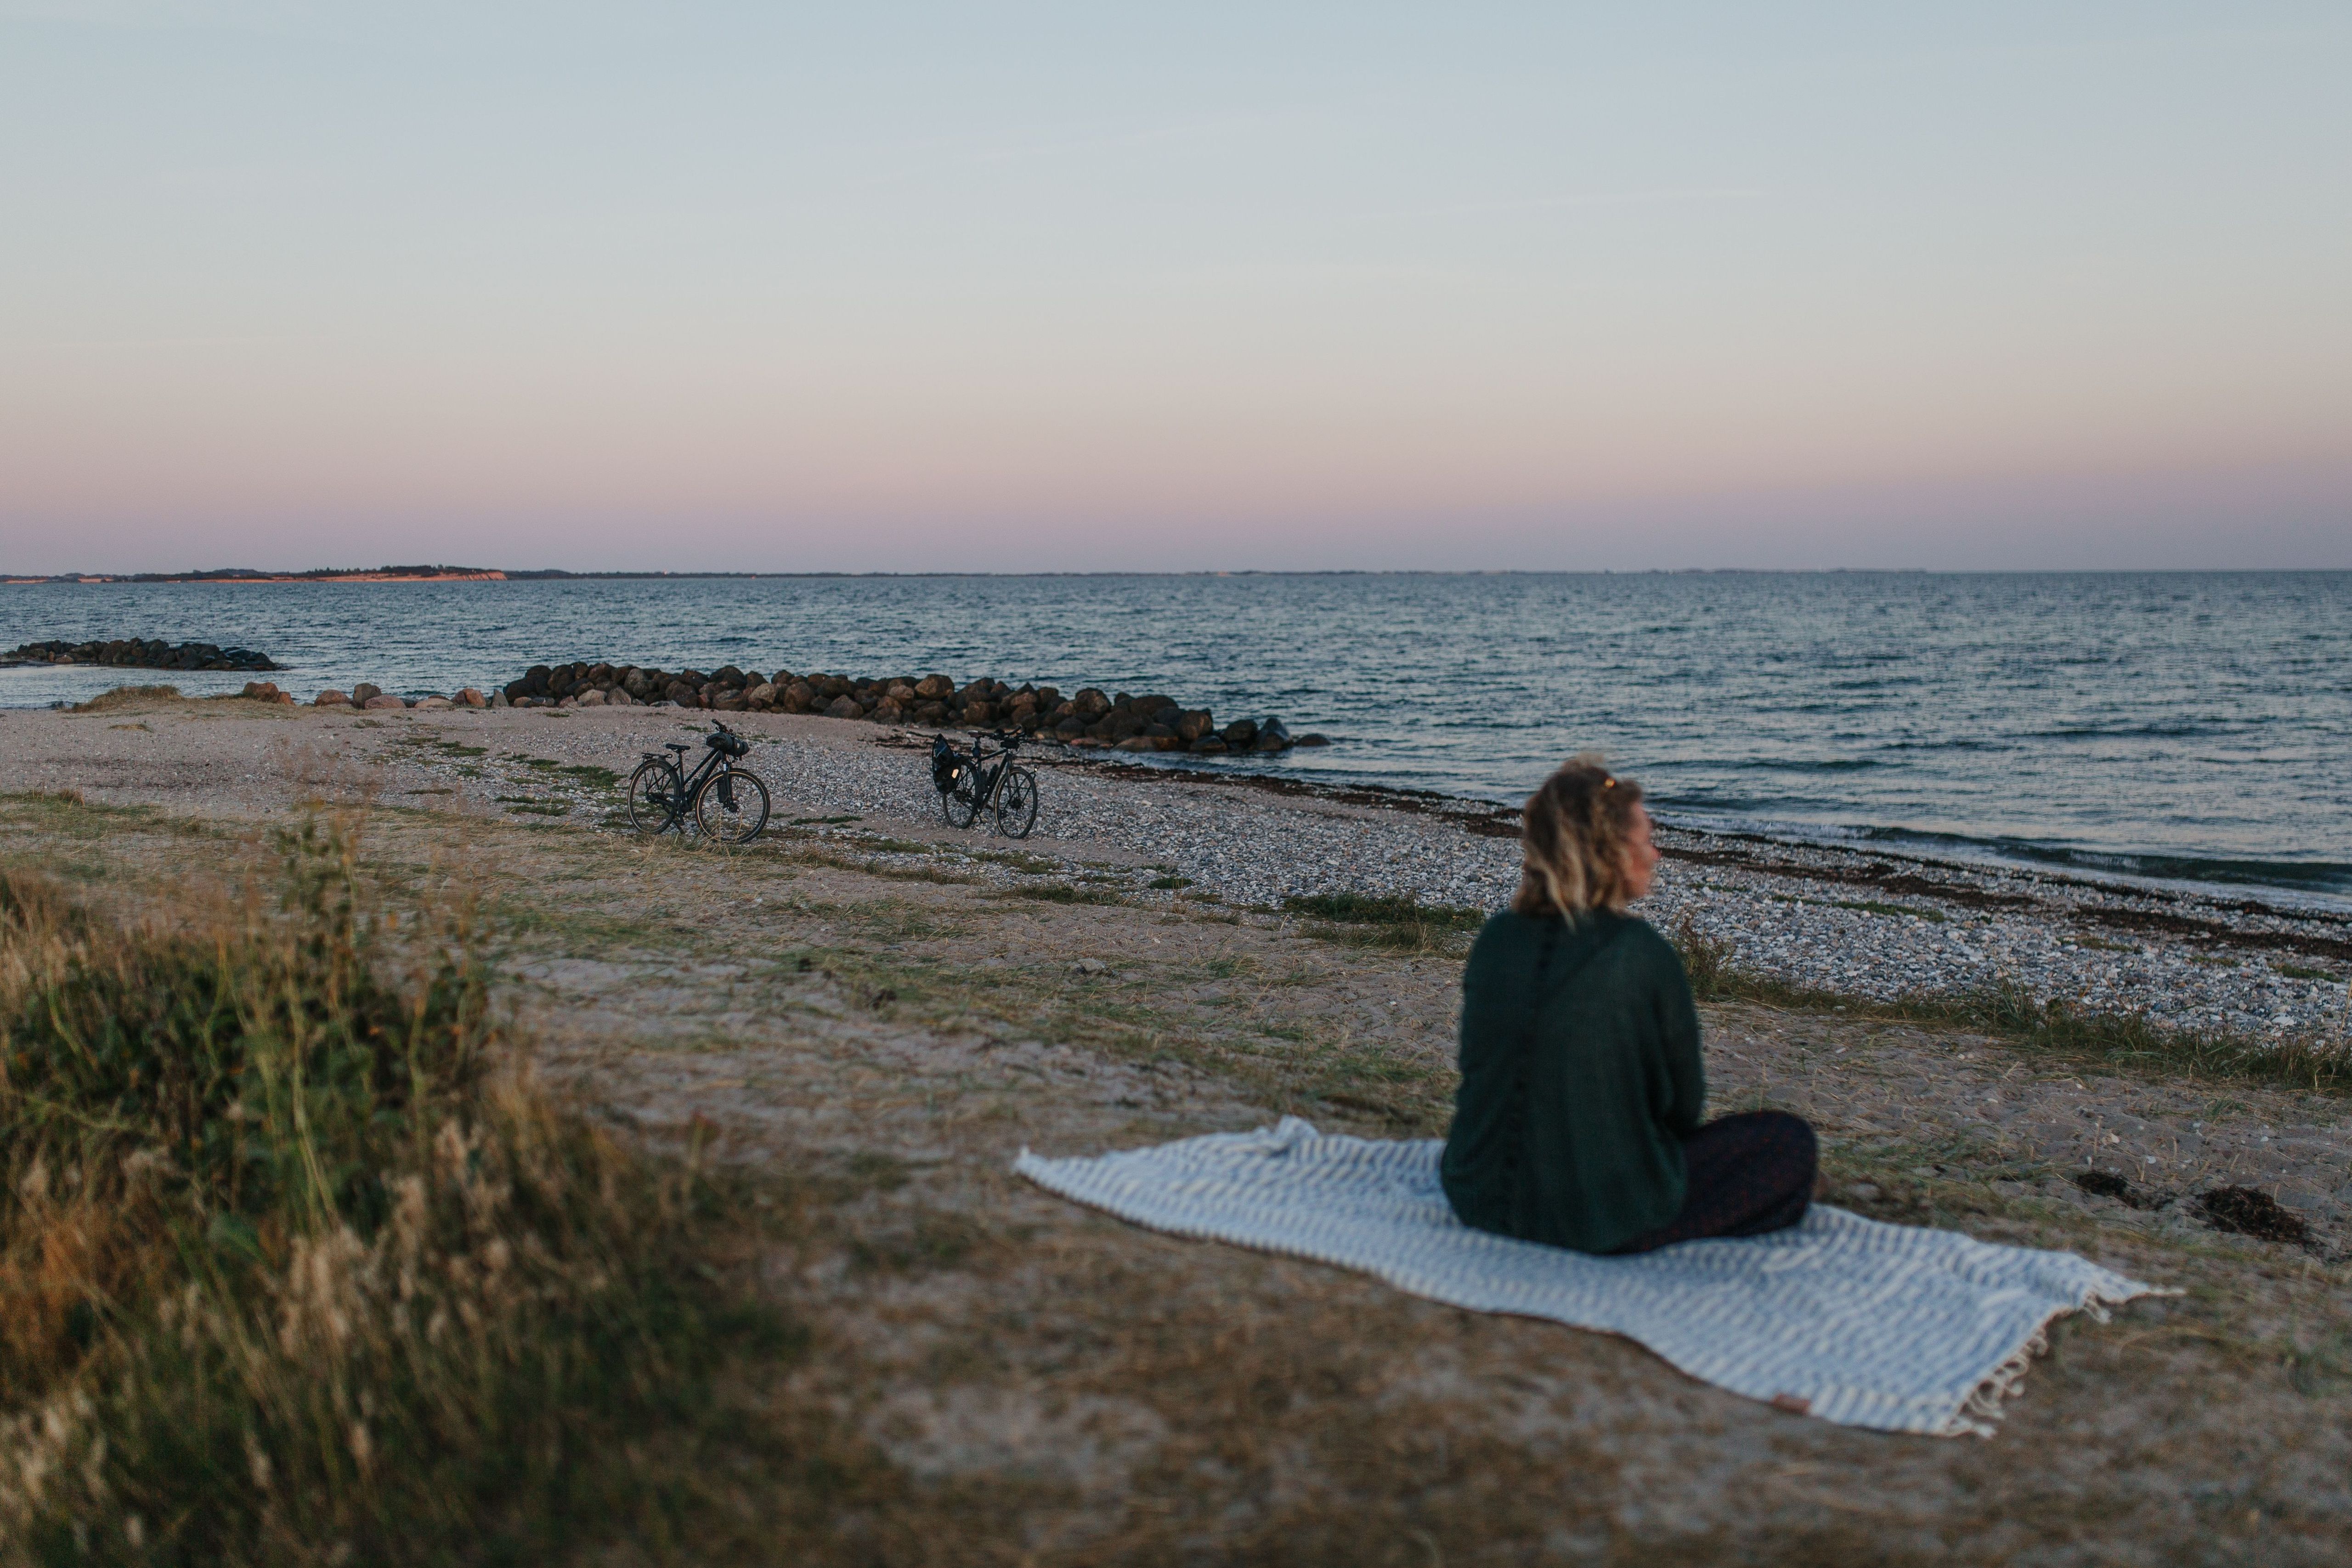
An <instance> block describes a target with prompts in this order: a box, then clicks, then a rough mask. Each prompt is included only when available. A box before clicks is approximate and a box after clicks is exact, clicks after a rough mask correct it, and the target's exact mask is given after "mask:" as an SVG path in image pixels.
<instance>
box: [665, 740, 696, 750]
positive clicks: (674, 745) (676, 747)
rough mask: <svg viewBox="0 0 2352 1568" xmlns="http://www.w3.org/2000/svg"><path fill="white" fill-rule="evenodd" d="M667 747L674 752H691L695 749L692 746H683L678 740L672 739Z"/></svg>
mask: <svg viewBox="0 0 2352 1568" xmlns="http://www.w3.org/2000/svg"><path fill="white" fill-rule="evenodd" d="M667 750H669V751H673V752H690V751H692V750H694V748H693V747H692V746H681V745H679V744H678V743H677V742H676V741H672V742H670V743H669V745H668V747H667Z"/></svg>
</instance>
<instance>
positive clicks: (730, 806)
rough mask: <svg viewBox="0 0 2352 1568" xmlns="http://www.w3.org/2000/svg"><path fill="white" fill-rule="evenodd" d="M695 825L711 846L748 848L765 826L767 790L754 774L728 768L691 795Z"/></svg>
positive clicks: (703, 783) (705, 781) (766, 824)
mask: <svg viewBox="0 0 2352 1568" xmlns="http://www.w3.org/2000/svg"><path fill="white" fill-rule="evenodd" d="M694 824H695V826H698V827H699V828H701V829H702V837H705V838H707V839H709V841H710V842H711V843H713V844H720V845H726V846H728V847H733V846H735V845H738V844H749V843H751V840H753V839H754V838H757V837H760V830H761V828H763V827H765V826H768V786H767V785H766V784H761V782H760V775H759V774H757V773H745V772H744V771H743V770H742V769H740V768H729V769H727V770H725V771H724V772H722V773H713V774H711V775H710V776H709V778H707V779H705V780H703V781H702V787H701V788H700V789H698V790H696V791H695V792H694Z"/></svg>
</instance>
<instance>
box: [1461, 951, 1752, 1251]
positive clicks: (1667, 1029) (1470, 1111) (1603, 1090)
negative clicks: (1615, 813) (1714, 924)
mask: <svg viewBox="0 0 2352 1568" xmlns="http://www.w3.org/2000/svg"><path fill="white" fill-rule="evenodd" d="M1539 965H1540V968H1541V970H1542V979H1541V982H1540V984H1538V978H1537V974H1538V966H1539ZM1705 1104H1706V1079H1705V1077H1704V1075H1703V1072H1702V1069H1701V1068H1700V1066H1699V1053H1698V1013H1697V1010H1696V1008H1695V1007H1693V1006H1692V1005H1691V994H1690V983H1689V981H1688V980H1687V979H1685V977H1684V974H1683V963H1682V958H1681V956H1680V955H1679V954H1678V953H1676V952H1675V950H1674V948H1673V947H1672V946H1671V945H1669V944H1668V942H1666V940H1665V938H1664V937H1662V936H1660V935H1659V934H1658V933H1657V932H1656V931H1654V930H1652V929H1651V927H1650V926H1649V925H1648V924H1647V923H1646V922H1644V921H1638V920H1635V919H1633V917H1631V916H1629V915H1618V914H1611V913H1610V912H1608V911H1607V910H1595V911H1593V912H1592V913H1591V914H1589V915H1583V916H1580V917H1579V918H1578V920H1577V921H1576V923H1575V924H1574V925H1572V926H1571V925H1569V924H1567V923H1566V922H1564V921H1559V920H1558V919H1556V918H1545V919H1535V918H1530V917H1528V916H1526V915H1517V914H1510V913H1507V912H1506V913H1503V914H1498V915H1496V916H1494V917H1493V918H1491V919H1490V920H1488V921H1486V927H1485V929H1483V930H1482V931H1479V933H1478V940H1477V942H1475V944H1473V945H1472V947H1471V949H1470V963H1469V965H1468V967H1467V968H1465V970H1464V971H1463V974H1462V1087H1461V1089H1460V1090H1459V1091H1458V1092H1457V1093H1456V1094H1455V1096H1454V1127H1453V1130H1452V1131H1450V1132H1449V1133H1448V1134H1447V1135H1446V1139H1445V1161H1444V1167H1443V1174H1444V1183H1445V1195H1446V1196H1447V1197H1448V1198H1449V1199H1451V1200H1452V1201H1453V1204H1454V1213H1455V1214H1457V1215H1460V1216H1461V1217H1462V1221H1463V1223H1464V1224H1465V1225H1469V1226H1475V1227H1477V1228H1478V1229H1480V1230H1491V1231H1499V1232H1501V1233H1502V1234H1503V1235H1505V1236H1516V1237H1522V1238H1524V1239H1526V1240H1528V1241H1541V1242H1549V1243H1550V1244H1551V1245H1553V1246H1555V1247H1574V1248H1576V1249H1577V1250H1578V1251H1580V1252H1608V1251H1610V1250H1612V1248H1615V1247H1619V1246H1621V1245H1622V1244H1623V1243H1625V1242H1627V1241H1630V1240H1632V1239H1633V1237H1637V1236H1639V1235H1641V1234H1642V1233H1643V1231H1646V1230H1651V1229H1654V1228H1655V1227H1656V1226H1661V1225H1664V1223H1665V1222H1666V1221H1668V1220H1670V1219H1672V1218H1673V1217H1674V1216H1675V1214H1676V1213H1677V1212H1678V1211H1679V1210H1680V1209H1681V1207H1682V1202H1683V1152H1682V1143H1681V1139H1682V1137H1683V1136H1684V1135H1686V1134H1688V1133H1689V1132H1691V1131H1693V1130H1694V1129H1696V1127H1697V1126H1698V1123H1699V1115H1700V1111H1701V1110H1702V1109H1703V1108H1704V1106H1705Z"/></svg>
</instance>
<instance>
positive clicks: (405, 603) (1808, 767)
mask: <svg viewBox="0 0 2352 1568" xmlns="http://www.w3.org/2000/svg"><path fill="white" fill-rule="evenodd" d="M132 636H136V637H164V638H167V639H170V640H172V641H175V642H176V641H180V640H184V639H197V640H202V641H206V642H215V643H220V644H223V645H242V646H245V647H255V648H258V649H261V650H262V651H264V652H266V653H268V654H269V655H270V656H271V657H272V658H276V659H277V660H278V662H280V663H281V664H283V665H285V666H287V667H288V668H287V672H286V673H285V674H283V675H280V676H278V677H276V678H275V679H278V681H279V683H280V684H281V685H284V686H287V687H289V689H293V690H295V691H296V692H298V693H299V694H300V695H302V696H304V697H308V696H309V695H310V693H311V692H312V691H314V690H316V689H318V688H320V687H322V686H338V687H343V688H346V689H348V688H349V687H350V686H351V685H352V684H353V683H355V682H357V681H361V680H373V681H374V682H376V683H377V684H378V685H381V686H383V687H384V688H385V689H388V690H394V691H403V692H422V691H441V692H447V691H451V690H454V689H457V688H458V687H460V686H467V685H473V686H480V687H483V688H485V689H488V688H490V687H493V686H497V685H500V684H503V683H504V682H506V681H508V680H510V679H514V678H515V677H516V676H518V675H520V673H521V672H522V671H523V669H524V668H527V667H528V666H530V665H532V664H537V663H554V662H558V661H562V660H566V659H592V660H593V659H607V660H611V661H614V662H615V663H635V664H649V665H659V666H662V667H664V668H671V669H676V668H680V667H684V666H693V667H696V668H702V669H706V670H708V669H715V668H719V666H721V665H724V664H730V663H731V664H735V665H738V666H740V667H741V668H746V669H753V668H756V669H759V670H761V671H762V672H771V673H772V672H773V671H774V670H775V669H777V668H780V667H782V668H790V669H793V670H794V671H799V672H806V671H811V670H832V671H842V672H846V673H850V674H856V675H869V674H870V675H889V674H907V675H921V674H924V673H927V672H929V671H932V670H940V671H944V672H946V673H947V674H949V675H951V676H953V677H955V678H956V679H958V680H959V681H961V680H968V679H971V678H972V677H974V676H977V675H992V676H995V677H997V678H998V679H1004V680H1010V681H1012V682H1013V683H1015V684H1018V683H1020V682H1022V681H1024V680H1034V681H1038V682H1041V683H1044V682H1050V683H1052V684H1055V685H1057V686H1059V687H1061V688H1062V689H1064V690H1065V691H1074V690H1076V689H1078V688H1080V687H1082V686H1099V687H1101V688H1103V689H1105V690H1107V691H1118V690H1127V691H1132V692H1136V693H1138V694H1140V693H1143V692H1146V691H1151V692H1159V693H1163V694H1165V695H1167V696H1170V697H1172V698H1175V699H1177V700H1180V701H1181V702H1183V703H1185V704H1186V705H1187V706H1208V707H1211V708H1213V710H1215V712H1216V714H1217V716H1218V719H1219V721H1226V720H1230V719H1235V718H1244V717H1251V718H1259V717H1264V716H1265V715H1267V714H1279V715H1280V716H1281V717H1282V719H1283V720H1284V721H1286V723H1287V724H1288V725H1289V726H1290V728H1291V729H1292V731H1294V732H1301V731H1321V732H1323V733H1325V734H1328V736H1330V737H1331V740H1332V742H1333V744H1332V745H1330V746H1329V747H1328V748H1319V749H1314V750H1300V751H1295V752H1288V753H1286V754H1284V755H1281V756H1275V757H1259V756H1253V757H1249V758H1247V759H1240V760H1229V761H1226V762H1224V763H1211V764H1209V765H1222V766H1227V767H1235V766H1239V767H1246V768H1249V769H1253V770H1260V771H1276V772H1281V773H1292V774H1297V775H1300V776H1304V777H1309V778H1318V779H1323V780H1328V781H1338V782H1361V783H1373V784H1387V785H1391V786H1396V787H1402V788H1416V789H1430V790H1439V791H1444V792H1447V793H1453V794H1462V795H1479V796H1485V797H1488V798H1492V799H1496V800H1516V799H1517V798H1519V797H1520V796H1522V795H1525V794H1526V792H1527V791H1528V790H1529V789H1530V788H1532V787H1533V786H1534V785H1535V784H1537V783H1538V781H1539V780H1540V779H1541V778H1542V777H1543V775H1544V773H1545V772H1546V770H1548V769H1549V768H1550V767H1551V766H1552V765H1553V764H1554V763H1557V762H1558V761H1559V759H1560V758H1561V757H1563V756H1565V755H1567V754H1568V753H1570V752H1576V751H1580V750H1588V749H1590V750H1597V751H1601V752H1606V753H1607V754H1608V756H1609V758H1610V760H1611V762H1612V765H1614V766H1616V767H1618V768H1619V769H1621V770H1622V771H1623V772H1626V773H1630V774H1633V775H1635V776H1638V777H1639V778H1640V779H1641V780H1642V781H1643V784H1644V785H1645V786H1646V787H1647V788H1648V790H1649V792H1650V795H1651V798H1652V801H1653V804H1654V807H1655V808H1656V810H1657V812H1658V814H1659V816H1661V817H1662V818H1664V819H1666V820H1669V821H1675V820H1679V821H1684V822H1687V823H1690V824H1693V825H1695V826H1715V827H1729V828H1745V829H1751V830H1756V831H1761V832H1766V833H1770V834H1774V835H1776V836H1789V835H1795V836H1799V837H1824V838H1832V839H1841V840H1846V841H1854V840H1862V841H1872V842H1880V843H1885V844H1887V845H1889V846H1890V847H1895V846H1901V845H1906V844H1908V845H1912V846H1916V847H1927V848H1933V849H1937V850H1940V851H1942V852H1945V853H1949V854H1957V855H1961V856H1979V857H1992V858H2016V859H2025V860H2032V861H2037V862H2045V863H2056V864H2060V865H2067V866H2073V867H2075V868H2082V869H2084V870H2089V871H2094V872H2109V873H2119V874H2126V875H2132V876H2142V877H2152V878H2160V879H2186V880H2190V881H2201V882H2218V883H2223V884H2234V885H2251V886H2262V887H2268V888H2273V889H2295V890H2299V891H2301V892H2304V893H2306V894H2311V895H2317V896H2319V898H2320V899H2321V900H2322V901H2326V902H2335V901H2336V900H2339V899H2344V898H2347V897H2352V809H2347V807H2352V574H2347V573H2277V574H2262V573H2246V574H1984V575H1948V574H1911V573H1886V574H1875V573H1794V574H1777V573H1775V574H1760V573H1696V574H1494V575H1477V574H1474V575H1449V574H1235V575H1230V576H1225V575H1186V576H1045V575H1041V576H987V577H965V576H942V577H930V576H875V577H761V578H748V577H736V578H665V579H572V580H556V581H531V582H508V583H452V584H37V585H30V586H9V587H0V649H5V648H8V647H15V646H16V645H17V644H19V643H21V642H26V641H31V640H36V639H46V638H50V637H63V638H68V639H71V640H81V639H85V638H89V637H132ZM246 679H248V678H247V677H246V676H244V675H235V676H227V675H213V676H205V675H191V674H168V675H167V674H152V673H142V672H138V671H125V670H115V669H87V668H15V669H0V705H14V706H34V705H46V704H48V703H51V702H55V701H59V700H79V699H83V698H87V697H89V696H91V695H94V694H95V693H97V692H99V691H100V690H103V689H107V688H108V687H110V686H114V685H119V684H122V683H125V682H136V681H169V682H171V683H172V684H174V685H177V686H179V687H180V688H181V689H183V690H185V691H187V692H189V693H191V694H195V693H200V692H207V691H215V690H235V689H237V688H238V687H240V686H242V685H243V683H244V682H245V680H246ZM1194 761H1198V760H1194V759H1188V763H1190V762H1194Z"/></svg>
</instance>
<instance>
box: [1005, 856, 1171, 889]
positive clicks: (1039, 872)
mask: <svg viewBox="0 0 2352 1568" xmlns="http://www.w3.org/2000/svg"><path fill="white" fill-rule="evenodd" d="M972 858H973V859H975V860H985V861H987V862H988V863H989V864H990V865H992V866H1009V867H1011V868H1013V870H1015V871H1018V872H1020V873H1022V874H1023V875H1024V876H1028V877H1051V876H1054V875H1056V874H1057V873H1059V872H1060V870H1061V869H1062V863H1061V862H1060V861H1059V860H1055V859H1049V858H1046V857H1045V856H1043V855H1032V854H1029V853H1027V852H1026V851H1025V850H1020V849H982V850H979V851H977V852H976V853H974V854H973V856H972ZM1157 885H1158V884H1156V883H1155V884H1154V886H1157Z"/></svg>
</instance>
